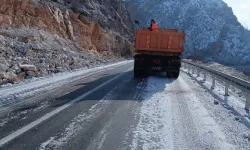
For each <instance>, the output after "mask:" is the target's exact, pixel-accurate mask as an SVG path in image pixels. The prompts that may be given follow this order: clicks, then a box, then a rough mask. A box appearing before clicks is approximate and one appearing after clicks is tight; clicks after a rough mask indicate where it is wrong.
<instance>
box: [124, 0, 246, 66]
mask: <svg viewBox="0 0 250 150" xmlns="http://www.w3.org/2000/svg"><path fill="white" fill-rule="evenodd" d="M124 1H125V3H126V6H127V7H128V10H129V11H130V13H131V16H132V18H133V19H137V20H139V21H140V22H141V24H142V25H146V26H148V25H149V21H150V19H151V18H154V19H155V20H156V21H157V22H158V24H159V26H160V27H164V28H165V27H166V28H178V29H179V30H184V31H185V32H186V34H187V36H186V43H185V53H184V56H185V57H186V58H193V59H200V60H208V61H209V60H213V61H217V62H220V63H224V64H229V65H246V64H249V62H250V53H249V49H250V42H249V40H250V31H248V30H246V29H244V28H243V27H242V26H241V24H240V23H239V22H238V21H237V18H236V17H235V16H234V14H233V11H232V9H231V8H230V7H228V6H227V4H226V3H224V2H223V1H222V0H154V1H152V0H124Z"/></svg>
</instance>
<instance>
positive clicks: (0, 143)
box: [0, 68, 131, 147]
mask: <svg viewBox="0 0 250 150" xmlns="http://www.w3.org/2000/svg"><path fill="white" fill-rule="evenodd" d="M129 70H131V68H130V69H128V70H126V71H125V72H123V73H121V74H119V75H117V76H115V77H114V78H112V79H110V80H108V81H106V82H104V83H102V84H101V85H99V86H97V87H96V88H94V89H92V90H90V91H88V92H87V93H85V94H83V95H81V96H79V97H77V98H75V99H73V100H72V101H70V102H68V103H66V104H65V105H63V106H61V107H59V108H57V109H56V110H53V111H52V112H50V113H47V114H46V115H44V116H43V117H41V118H39V119H37V120H35V121H33V122H32V123H30V124H28V125H26V126H24V127H22V128H21V129H19V130H17V131H15V132H13V133H11V134H10V135H8V136H6V137H4V138H2V139H1V140H0V147H1V146H3V145H4V144H6V143H8V142H10V141H11V140H13V139H15V138H17V137H18V136H20V135H22V134H23V133H25V132H27V131H29V130H30V129H32V128H34V127H35V126H37V125H39V124H40V123H42V122H43V121H45V120H47V119H49V118H51V117H52V116H54V115H55V114H57V113H59V112H61V111H62V110H64V109H66V108H68V107H69V106H71V105H72V104H74V103H76V102H78V101H80V100H81V99H83V98H85V97H86V96H88V95H90V94H92V93H93V92H95V91H97V90H99V89H100V88H102V87H103V86H105V85H107V84H109V83H110V82H112V81H113V80H115V79H117V78H119V77H120V76H122V75H123V74H125V73H126V72H127V71H129Z"/></svg>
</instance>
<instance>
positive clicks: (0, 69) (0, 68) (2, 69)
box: [0, 64, 8, 72]
mask: <svg viewBox="0 0 250 150" xmlns="http://www.w3.org/2000/svg"><path fill="white" fill-rule="evenodd" d="M7 69H8V66H6V65H5V64H0V72H4V71H6V70H7Z"/></svg>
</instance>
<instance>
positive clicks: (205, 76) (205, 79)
mask: <svg viewBox="0 0 250 150" xmlns="http://www.w3.org/2000/svg"><path fill="white" fill-rule="evenodd" d="M203 81H204V82H205V81H207V73H206V71H204V79H203Z"/></svg>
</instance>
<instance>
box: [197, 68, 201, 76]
mask: <svg viewBox="0 0 250 150" xmlns="http://www.w3.org/2000/svg"><path fill="white" fill-rule="evenodd" d="M200 72H201V71H200V69H198V68H197V77H199V76H200Z"/></svg>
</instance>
